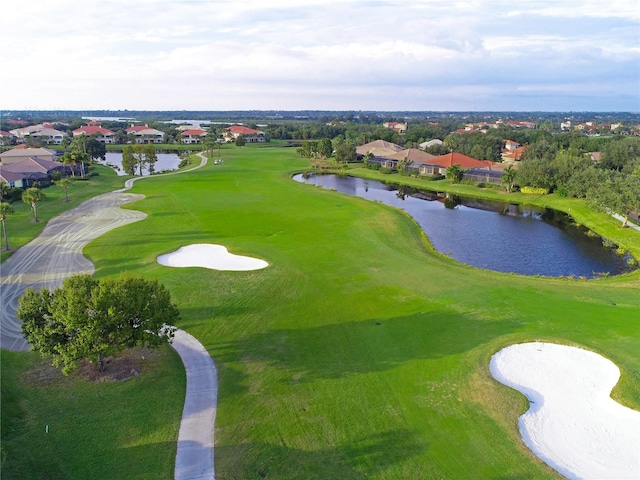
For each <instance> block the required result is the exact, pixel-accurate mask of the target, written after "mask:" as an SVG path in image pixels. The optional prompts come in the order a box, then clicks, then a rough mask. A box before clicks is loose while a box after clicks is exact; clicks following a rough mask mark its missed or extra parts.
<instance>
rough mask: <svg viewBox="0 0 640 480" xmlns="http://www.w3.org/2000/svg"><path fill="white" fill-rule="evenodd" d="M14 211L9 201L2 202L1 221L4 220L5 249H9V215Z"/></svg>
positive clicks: (0, 207)
mask: <svg viewBox="0 0 640 480" xmlns="http://www.w3.org/2000/svg"><path fill="white" fill-rule="evenodd" d="M13 212H14V210H13V207H12V206H11V204H9V203H8V202H0V221H2V232H3V234H4V249H5V250H6V251H8V250H10V249H9V235H8V234H7V215H11V214H12V213H13Z"/></svg>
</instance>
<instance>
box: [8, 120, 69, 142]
mask: <svg viewBox="0 0 640 480" xmlns="http://www.w3.org/2000/svg"><path fill="white" fill-rule="evenodd" d="M9 133H10V134H11V135H13V137H14V138H15V139H16V141H17V142H18V143H24V142H26V140H27V139H29V138H34V139H36V140H38V141H40V142H41V143H43V144H46V145H60V144H61V143H62V142H63V140H64V139H65V138H66V137H68V135H67V134H66V133H65V132H63V131H60V130H56V129H55V128H54V124H53V123H39V124H37V125H30V126H28V127H21V128H15V129H13V130H10V131H9Z"/></svg>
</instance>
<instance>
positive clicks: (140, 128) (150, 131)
mask: <svg viewBox="0 0 640 480" xmlns="http://www.w3.org/2000/svg"><path fill="white" fill-rule="evenodd" d="M126 132H127V134H131V135H133V136H134V137H135V139H136V143H162V142H163V141H164V132H161V131H160V130H156V129H155V128H151V127H149V125H146V124H145V125H131V126H130V127H129V128H127V129H126Z"/></svg>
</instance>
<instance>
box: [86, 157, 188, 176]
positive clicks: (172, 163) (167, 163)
mask: <svg viewBox="0 0 640 480" xmlns="http://www.w3.org/2000/svg"><path fill="white" fill-rule="evenodd" d="M156 156H157V157H158V161H157V162H156V164H155V165H154V166H153V170H154V172H155V173H160V172H164V171H167V170H176V169H177V168H178V166H179V165H180V157H179V156H178V155H177V154H175V153H156ZM98 163H101V164H103V165H108V166H110V167H112V168H113V169H114V170H115V171H116V172H117V173H118V175H126V173H125V171H124V170H123V169H122V152H107V155H106V161H99V162H98ZM137 173H138V169H137V168H136V174H137ZM142 174H143V175H149V169H148V168H143V169H142Z"/></svg>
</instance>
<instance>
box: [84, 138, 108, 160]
mask: <svg viewBox="0 0 640 480" xmlns="http://www.w3.org/2000/svg"><path fill="white" fill-rule="evenodd" d="M86 149H87V155H89V158H91V159H92V160H98V159H99V158H101V159H102V160H104V159H105V158H106V155H107V147H106V146H105V144H104V143H102V142H100V141H98V140H96V139H95V138H90V139H89V140H88V141H87V143H86Z"/></svg>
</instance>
